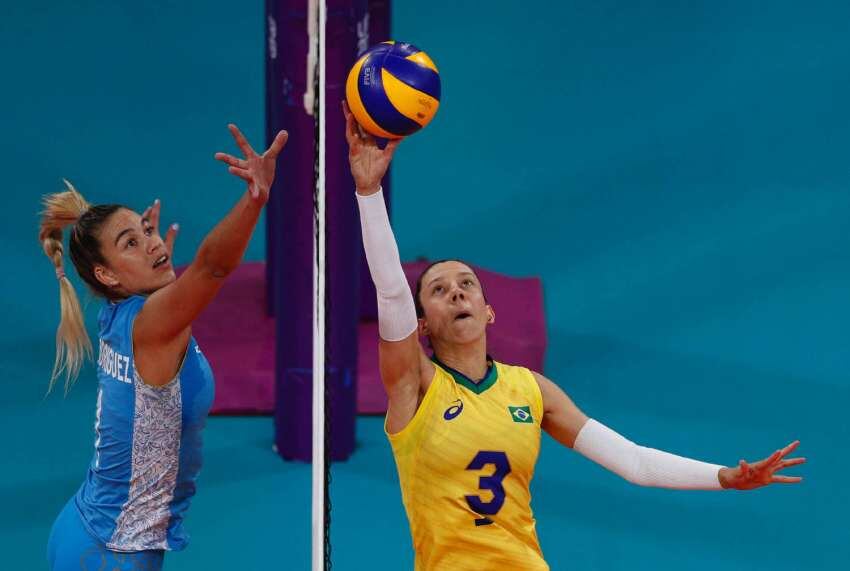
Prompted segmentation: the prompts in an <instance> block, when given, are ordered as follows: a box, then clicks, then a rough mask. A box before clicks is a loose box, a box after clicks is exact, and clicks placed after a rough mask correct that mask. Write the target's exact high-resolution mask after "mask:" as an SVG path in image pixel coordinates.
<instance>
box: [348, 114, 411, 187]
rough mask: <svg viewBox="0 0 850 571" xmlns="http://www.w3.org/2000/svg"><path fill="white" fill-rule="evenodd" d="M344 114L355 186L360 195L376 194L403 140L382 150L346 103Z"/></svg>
mask: <svg viewBox="0 0 850 571" xmlns="http://www.w3.org/2000/svg"><path fill="white" fill-rule="evenodd" d="M342 112H343V114H344V115H345V139H346V140H347V141H348V162H349V164H350V165H351V176H352V177H353V178H354V185H355V186H356V187H357V192H359V193H360V194H364V195H368V194H374V193H376V192H378V188H380V186H381V179H382V178H384V175H385V174H386V172H387V169H388V168H389V166H390V161H391V160H392V158H393V153H395V150H396V147H398V145H399V143H401V139H394V140H392V141H390V142H388V143H387V146H386V147H385V148H383V149H381V148H379V147H378V143H377V141H375V138H374V137H373V136H372V135H370V134H368V133H367V132H365V131H364V130H363V129H362V128H361V127H360V125H358V124H357V121H355V120H354V115H352V114H351V110H350V109H349V108H348V104H347V103H346V102H345V101H343V102H342Z"/></svg>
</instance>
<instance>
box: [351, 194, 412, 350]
mask: <svg viewBox="0 0 850 571" xmlns="http://www.w3.org/2000/svg"><path fill="white" fill-rule="evenodd" d="M357 204H358V207H359V209H360V228H361V230H362V234H363V248H364V250H366V261H367V262H368V263H369V273H370V274H371V275H372V282H373V283H374V284H375V290H376V291H377V293H378V331H379V333H380V335H381V339H383V340H385V341H401V340H402V339H405V338H407V337H409V336H410V334H411V333H413V332H414V331H416V327H417V319H416V308H415V307H414V304H413V295H412V294H411V293H410V287H408V285H407V278H406V277H405V276H404V270H403V269H402V267H401V258H400V257H399V253H398V245H397V244H396V241H395V236H394V235H393V231H392V228H391V227H390V220H389V215H388V214H387V208H386V205H385V204H384V194H383V192H381V190H380V189H379V190H378V191H377V192H373V193H371V194H369V195H363V194H361V193H359V192H358V193H357Z"/></svg>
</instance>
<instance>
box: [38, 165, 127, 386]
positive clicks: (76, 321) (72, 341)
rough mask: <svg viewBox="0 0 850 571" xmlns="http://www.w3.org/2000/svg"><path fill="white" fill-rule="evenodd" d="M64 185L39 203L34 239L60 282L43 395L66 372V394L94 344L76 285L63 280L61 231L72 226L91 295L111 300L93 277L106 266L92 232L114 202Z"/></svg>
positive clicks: (74, 251) (74, 254)
mask: <svg viewBox="0 0 850 571" xmlns="http://www.w3.org/2000/svg"><path fill="white" fill-rule="evenodd" d="M64 182H65V187H66V190H65V191H64V192H57V193H54V194H49V195H47V196H45V197H44V198H43V200H42V205H43V207H44V210H43V211H42V212H41V224H40V225H39V229H38V240H39V242H41V247H42V248H43V249H44V253H45V255H47V257H48V258H50V260H51V261H52V262H53V267H54V268H55V270H56V277H57V278H58V280H59V304H60V310H61V316H60V320H59V327H58V328H57V329H56V359H55V361H54V363H53V373H52V374H51V376H50V384H49V386H48V389H47V391H48V392H50V391H51V390H52V389H53V385H54V383H55V382H56V379H57V378H58V377H59V376H60V375H61V374H62V373H63V372H64V373H65V392H66V393H67V392H68V389H69V388H70V387H71V385H72V384H73V383H74V381H75V380H76V378H77V375H78V374H79V372H80V367H81V366H82V364H83V361H84V360H85V358H86V357H89V358H91V356H92V344H91V340H90V339H89V336H88V333H87V332H86V327H85V324H84V322H83V312H82V309H81V308H80V301H79V299H78V297H77V293H76V291H75V290H74V285H73V284H72V283H71V280H69V279H68V278H67V277H66V276H65V267H64V262H63V256H62V254H63V253H64V247H63V246H62V230H63V229H64V228H65V227H66V226H68V225H73V226H72V229H71V237H70V240H69V245H70V250H71V259H72V261H73V262H74V267H75V268H76V269H77V273H78V274H79V275H80V277H81V278H83V280H84V281H85V282H86V283H87V284H88V285H89V287H91V288H92V290H93V291H94V292H95V294H98V295H102V296H104V297H109V293H110V291H109V288H108V287H107V286H106V285H104V284H102V283H100V282H99V281H98V280H97V278H96V277H95V275H94V265H95V264H104V263H105V260H104V259H103V256H102V254H101V252H100V242H99V241H98V239H97V236H96V232H97V231H98V230H99V229H100V227H101V225H102V224H103V222H104V221H105V220H106V219H107V218H109V216H110V215H112V213H113V212H115V211H116V210H118V209H119V208H121V206H120V205H117V204H109V205H100V206H91V205H90V204H89V203H88V202H86V200H85V199H84V198H83V196H82V195H81V194H80V193H79V192H77V190H76V189H75V188H74V186H73V185H72V184H71V183H70V182H68V181H67V180H66V181H64Z"/></svg>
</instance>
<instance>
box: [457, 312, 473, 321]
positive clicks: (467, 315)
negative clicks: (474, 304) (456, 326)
mask: <svg viewBox="0 0 850 571" xmlns="http://www.w3.org/2000/svg"><path fill="white" fill-rule="evenodd" d="M471 317H472V314H471V313H469V312H467V311H464V312H461V313H458V314H457V315H455V321H462V320H464V319H469V318H471Z"/></svg>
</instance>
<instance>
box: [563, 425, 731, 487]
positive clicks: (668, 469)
mask: <svg viewBox="0 0 850 571" xmlns="http://www.w3.org/2000/svg"><path fill="white" fill-rule="evenodd" d="M573 449H574V450H575V451H577V452H579V453H581V454H582V455H584V456H585V457H587V458H589V459H590V460H593V461H594V462H596V463H597V464H599V465H601V466H604V467H605V468H607V469H609V470H611V471H612V472H614V473H615V474H617V475H619V476H621V477H623V478H625V479H626V480H628V481H629V482H632V483H633V484H637V485H639V486H651V487H656V488H672V489H681V490H720V489H722V486H721V485H720V480H719V479H718V471H719V470H720V468H722V467H723V466H719V465H717V464H707V463H705V462H700V461H699V460H691V459H690V458H683V457H681V456H676V455H675V454H670V453H668V452H662V451H661V450H655V449H653V448H646V447H644V446H638V445H637V444H635V443H634V442H632V441H631V440H627V439H626V438H623V437H622V436H620V435H619V434H617V433H616V432H614V431H613V430H611V429H610V428H608V427H607V426H605V425H604V424H602V423H599V422H596V421H595V420H593V419H592V418H591V419H588V421H587V423H586V424H585V425H584V426H583V427H582V429H581V430H580V431H579V433H578V436H577V437H576V441H575V445H574V446H573Z"/></svg>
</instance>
